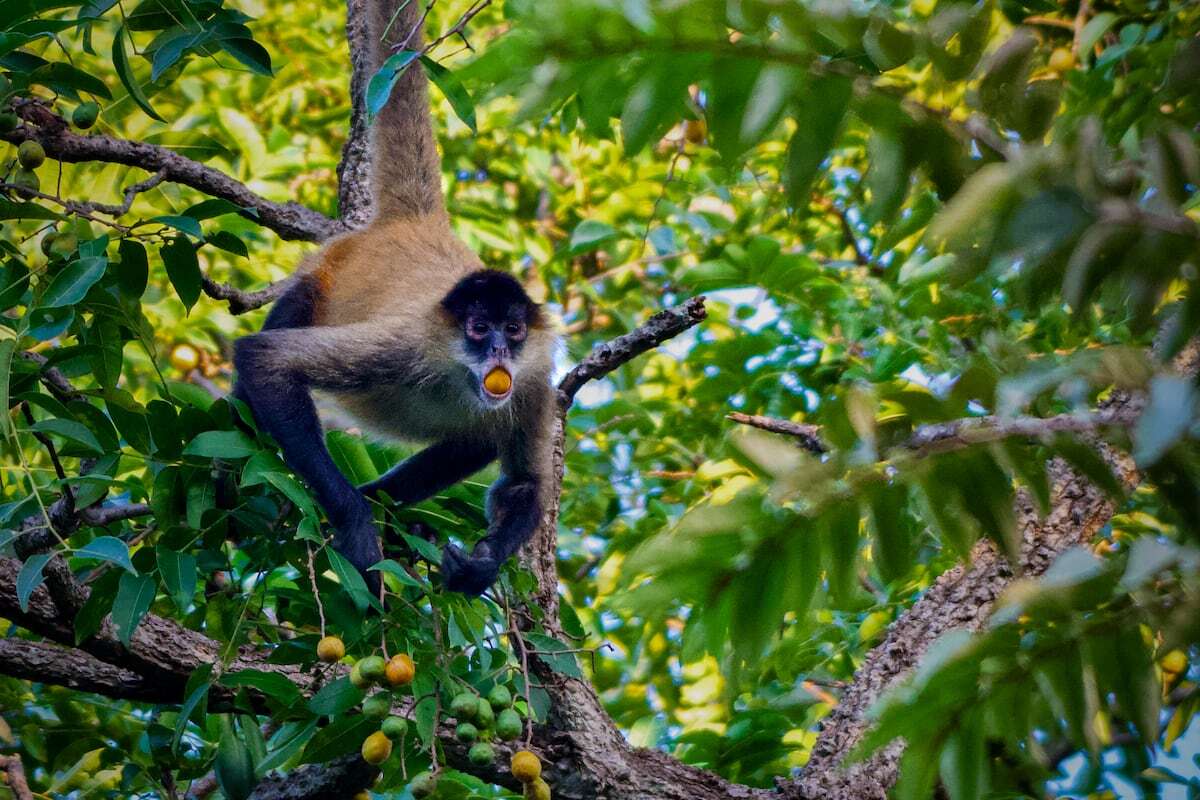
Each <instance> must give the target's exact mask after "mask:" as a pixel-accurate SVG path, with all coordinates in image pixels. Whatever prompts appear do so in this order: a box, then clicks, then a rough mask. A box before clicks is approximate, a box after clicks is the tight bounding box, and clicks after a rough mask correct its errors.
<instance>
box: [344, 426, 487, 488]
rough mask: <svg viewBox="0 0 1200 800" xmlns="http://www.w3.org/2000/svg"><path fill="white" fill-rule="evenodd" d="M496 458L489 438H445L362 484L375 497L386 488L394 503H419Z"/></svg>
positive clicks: (472, 473)
mask: <svg viewBox="0 0 1200 800" xmlns="http://www.w3.org/2000/svg"><path fill="white" fill-rule="evenodd" d="M495 458H496V446H495V445H494V444H492V443H491V442H482V441H474V442H469V441H463V440H447V441H444V442H438V443H437V444H435V445H432V446H430V447H427V448H425V449H424V450H422V451H421V452H419V453H417V454H416V455H414V456H412V457H410V458H407V459H405V460H404V461H403V462H401V463H399V464H397V465H396V466H395V467H393V468H392V469H390V470H389V471H388V473H387V474H386V475H384V476H382V477H381V478H379V479H378V480H374V481H371V482H370V483H368V484H365V485H364V486H362V487H361V490H362V492H363V494H365V495H367V496H368V497H376V496H378V494H379V493H380V492H381V491H382V492H386V493H387V495H388V497H390V498H392V499H393V500H395V501H396V502H397V503H419V502H421V501H422V500H424V499H425V498H427V497H432V496H433V495H435V494H437V493H438V492H440V491H441V490H442V489H445V488H446V487H447V486H453V485H454V484H456V483H458V482H459V481H461V480H462V479H463V478H466V477H468V476H470V475H474V474H475V473H476V472H478V471H479V470H481V469H483V468H484V467H486V466H487V465H488V464H490V463H491V462H492V461H494V460H495Z"/></svg>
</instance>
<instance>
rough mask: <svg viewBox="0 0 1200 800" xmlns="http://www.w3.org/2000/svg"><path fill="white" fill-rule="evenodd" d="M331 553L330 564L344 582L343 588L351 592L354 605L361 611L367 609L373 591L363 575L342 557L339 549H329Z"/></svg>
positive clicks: (341, 581)
mask: <svg viewBox="0 0 1200 800" xmlns="http://www.w3.org/2000/svg"><path fill="white" fill-rule="evenodd" d="M326 552H327V553H328V555H329V566H331V567H332V568H333V572H334V574H335V575H337V576H338V581H339V582H340V583H341V584H342V588H343V589H345V590H346V591H347V592H348V593H349V594H350V599H351V600H352V601H354V606H355V608H357V609H358V610H359V611H360V612H362V611H366V610H367V606H369V605H371V599H372V598H371V592H370V591H369V590H368V589H367V584H366V582H365V581H364V580H363V577H362V575H359V574H358V570H356V569H355V568H354V566H353V565H352V564H351V563H350V562H349V561H347V560H346V559H345V558H343V557H342V555H341V554H339V553H338V552H337V551H335V550H333V549H327V550H326Z"/></svg>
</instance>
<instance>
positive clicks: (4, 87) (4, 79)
mask: <svg viewBox="0 0 1200 800" xmlns="http://www.w3.org/2000/svg"><path fill="white" fill-rule="evenodd" d="M11 88H12V81H10V80H9V79H8V76H7V75H5V74H4V73H3V72H0V97H4V95H6V94H8V90H9V89H11Z"/></svg>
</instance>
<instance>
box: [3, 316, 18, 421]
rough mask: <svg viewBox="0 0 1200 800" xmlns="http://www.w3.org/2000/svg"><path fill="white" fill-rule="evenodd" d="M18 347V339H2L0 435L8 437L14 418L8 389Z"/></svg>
mask: <svg viewBox="0 0 1200 800" xmlns="http://www.w3.org/2000/svg"><path fill="white" fill-rule="evenodd" d="M16 347H17V340H16V339H12V338H10V339H0V437H7V436H8V434H9V433H10V432H11V431H12V418H11V417H9V414H8V390H9V385H10V381H11V378H12V357H13V353H14V352H16Z"/></svg>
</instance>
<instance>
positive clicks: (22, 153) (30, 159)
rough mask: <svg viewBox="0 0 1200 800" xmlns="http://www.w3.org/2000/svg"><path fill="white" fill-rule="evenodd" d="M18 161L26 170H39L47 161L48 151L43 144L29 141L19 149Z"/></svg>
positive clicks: (22, 143) (23, 143)
mask: <svg viewBox="0 0 1200 800" xmlns="http://www.w3.org/2000/svg"><path fill="white" fill-rule="evenodd" d="M17 160H18V161H20V162H21V166H22V167H24V168H25V169H37V168H38V167H40V166H41V165H42V164H44V163H45V161H46V150H45V148H43V147H42V145H41V142H35V141H34V140H33V139H27V140H26V141H24V142H21V146H20V147H18V148H17Z"/></svg>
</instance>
